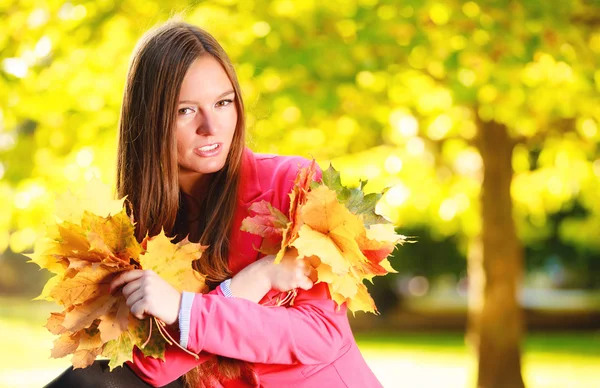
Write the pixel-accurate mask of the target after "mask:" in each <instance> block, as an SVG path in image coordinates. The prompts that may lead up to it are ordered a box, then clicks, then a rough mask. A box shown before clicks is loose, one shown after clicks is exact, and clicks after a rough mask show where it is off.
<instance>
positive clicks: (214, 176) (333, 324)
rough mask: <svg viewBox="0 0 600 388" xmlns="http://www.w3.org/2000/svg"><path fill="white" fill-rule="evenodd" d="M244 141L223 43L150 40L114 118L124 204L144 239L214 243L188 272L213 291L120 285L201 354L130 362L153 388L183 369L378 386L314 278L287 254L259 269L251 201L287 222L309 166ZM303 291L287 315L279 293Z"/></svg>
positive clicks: (164, 33)
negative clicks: (248, 227) (249, 229)
mask: <svg viewBox="0 0 600 388" xmlns="http://www.w3.org/2000/svg"><path fill="white" fill-rule="evenodd" d="M244 132H245V126H244V105H243V102H242V98H241V92H240V88H239V84H238V81H237V78H236V75H235V72H234V69H233V66H232V64H231V62H230V60H229V58H228V57H227V55H226V53H225V52H224V51H223V49H222V48H221V46H220V45H219V44H218V42H217V41H216V40H215V39H214V38H213V37H212V36H211V35H209V34H208V33H206V32H205V31H203V30H201V29H199V28H197V27H195V26H192V25H189V24H186V23H182V22H173V21H171V22H167V23H166V24H164V25H163V26H161V27H159V28H158V29H155V30H153V31H150V32H149V33H147V34H146V35H145V37H144V38H143V39H142V40H141V41H140V43H139V44H138V47H137V48H136V51H135V53H134V56H133V59H132V62H131V66H130V69H129V75H128V80H127V86H126V90H125V95H124V101H123V107H122V112H121V122H120V138H119V151H118V158H119V161H118V177H117V187H118V192H119V196H125V195H127V196H128V199H129V200H130V201H131V203H132V205H133V210H134V213H135V214H136V215H137V225H136V234H137V237H138V239H141V238H143V236H145V235H146V233H149V234H150V235H154V234H157V233H158V232H160V229H161V227H164V228H165V230H170V231H172V235H177V236H178V237H179V238H182V237H184V236H185V235H188V234H189V235H190V239H191V240H192V241H200V242H201V243H202V244H204V245H208V246H209V248H208V249H207V251H206V252H205V254H204V255H203V256H202V258H201V259H200V260H199V261H198V262H197V263H196V264H197V270H198V271H200V272H201V273H203V274H206V275H207V281H208V283H209V285H210V286H212V287H215V288H214V290H213V291H212V292H211V293H209V294H205V295H203V294H193V293H186V292H184V293H183V295H180V294H179V293H178V292H177V291H176V290H175V289H173V288H172V287H171V286H170V285H169V284H168V283H166V282H165V281H164V280H162V279H161V278H160V277H159V276H158V275H156V274H154V273H152V272H149V271H130V272H127V273H124V274H122V275H121V276H119V277H118V278H117V279H115V281H114V282H113V284H112V288H113V290H116V289H118V288H120V287H122V293H123V295H124V296H125V297H126V298H127V304H128V305H129V306H130V309H131V312H132V314H134V315H135V316H137V317H138V318H143V317H145V316H155V317H157V318H159V319H161V320H163V321H164V322H165V323H167V324H169V325H171V326H172V327H173V328H177V327H178V328H179V335H180V345H181V346H183V347H185V348H187V349H188V350H189V351H191V352H193V353H195V354H198V355H199V357H197V358H196V357H193V356H192V355H189V354H187V353H186V352H184V351H183V350H181V349H179V348H177V347H175V346H168V347H167V350H166V354H165V360H164V361H162V360H156V359H153V358H144V357H143V356H142V354H141V352H140V351H139V350H137V349H136V351H135V352H134V361H133V362H132V363H129V367H130V368H131V369H132V370H133V371H134V372H135V373H136V374H137V375H138V376H139V377H140V378H141V379H143V380H144V381H146V382H147V383H149V384H151V385H153V386H162V385H165V384H168V383H170V382H172V381H174V380H177V379H178V378H179V377H180V376H182V375H184V374H186V381H187V382H188V385H192V386H194V385H195V386H217V387H219V386H220V387H251V386H264V387H378V386H381V384H380V383H379V382H378V381H377V379H376V378H375V376H374V375H373V373H372V372H371V371H370V369H369V368H368V366H367V365H366V363H365V361H364V359H363V358H362V356H361V354H360V352H359V350H358V348H357V346H356V343H355V341H354V338H353V335H352V332H351V330H350V326H349V323H348V319H347V316H346V307H345V306H342V307H341V308H338V307H337V306H336V304H335V303H334V302H333V301H332V300H331V299H330V297H329V293H328V288H327V285H326V284H324V283H319V284H316V285H314V286H313V284H312V281H313V280H315V273H314V269H313V268H312V267H310V265H307V264H304V262H303V261H297V260H295V259H294V257H293V253H288V255H287V256H288V258H287V260H286V264H284V266H279V265H273V264H271V262H272V257H267V258H263V259H260V260H258V258H259V253H258V252H257V251H256V249H255V248H256V247H259V246H260V244H261V238H260V237H258V236H254V235H251V234H248V233H246V232H242V231H240V226H241V222H242V220H243V219H244V218H245V217H247V216H248V207H249V206H250V204H252V203H253V202H257V201H261V200H267V201H269V202H270V203H271V204H273V205H274V206H275V207H277V208H279V209H280V210H281V211H283V212H284V213H287V211H288V208H289V193H290V192H291V190H292V186H293V183H294V179H295V177H296V175H297V172H298V170H299V168H300V167H302V166H303V165H306V164H307V162H308V161H307V160H305V159H302V158H298V157H282V156H274V155H260V154H254V153H253V152H252V151H250V150H249V149H248V148H245V147H244ZM232 275H233V278H232V279H231V280H228V279H229V278H231V277H232ZM298 287H299V288H302V290H299V292H298V294H297V296H296V298H295V301H294V303H293V306H277V305H276V303H275V302H276V300H275V299H274V297H275V296H276V295H277V294H279V292H280V291H284V290H287V289H290V288H298ZM232 296H233V297H232ZM236 296H238V297H236ZM258 301H260V302H261V304H258V303H256V302H258ZM174 330H176V329H174ZM215 356H219V358H218V360H219V362H218V363H215V362H214V361H215ZM234 360H239V361H237V362H236V361H234ZM207 361H210V362H212V364H210V367H207V365H208V364H206V362H207ZM236 368H237V369H236Z"/></svg>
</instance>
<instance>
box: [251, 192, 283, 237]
mask: <svg viewBox="0 0 600 388" xmlns="http://www.w3.org/2000/svg"><path fill="white" fill-rule="evenodd" d="M248 212H249V213H250V214H251V216H250V217H247V218H245V219H244V220H243V221H242V227H241V230H243V231H244V232H248V233H252V234H256V235H259V236H261V237H263V238H279V239H281V236H282V234H283V229H285V228H286V227H287V224H288V222H289V220H288V218H287V217H286V216H285V215H284V214H283V213H282V212H281V211H279V209H277V208H275V207H273V206H272V205H271V204H270V203H269V202H267V201H260V202H255V203H253V204H252V205H250V207H249V208H248Z"/></svg>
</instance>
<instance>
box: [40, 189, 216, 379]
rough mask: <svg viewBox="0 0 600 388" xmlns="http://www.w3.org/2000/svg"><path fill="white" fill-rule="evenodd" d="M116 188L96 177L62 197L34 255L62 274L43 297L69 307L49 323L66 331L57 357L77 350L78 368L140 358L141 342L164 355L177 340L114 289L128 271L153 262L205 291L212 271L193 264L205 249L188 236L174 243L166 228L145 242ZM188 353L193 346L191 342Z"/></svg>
mask: <svg viewBox="0 0 600 388" xmlns="http://www.w3.org/2000/svg"><path fill="white" fill-rule="evenodd" d="M108 198H110V190H109V189H108V187H106V186H103V185H102V184H101V183H100V182H92V183H90V185H89V186H88V187H87V193H86V194H85V195H84V196H83V198H79V197H76V196H74V195H72V194H67V195H65V196H63V197H62V198H60V199H59V200H58V201H57V218H59V219H58V220H57V222H56V224H52V225H50V226H48V229H47V232H46V236H45V238H43V239H41V240H39V241H38V242H37V243H36V247H35V250H34V253H33V254H32V255H29V257H30V258H31V261H32V262H34V263H36V264H38V265H39V266H40V267H41V268H45V269H47V270H49V271H50V272H52V273H53V274H54V277H52V278H51V279H50V280H49V281H48V282H47V283H46V285H45V287H44V289H43V291H42V294H41V295H40V296H39V297H38V298H36V299H44V300H49V301H54V302H56V303H57V304H59V305H60V306H62V307H63V308H64V310H63V311H62V312H59V313H51V315H50V318H49V319H48V323H47V324H46V327H47V328H48V330H49V331H50V332H51V333H52V334H55V335H58V336H59V337H58V338H57V339H56V340H55V341H54V347H53V349H52V353H51V355H52V357H54V358H61V357H65V356H67V355H69V354H72V355H73V357H72V359H71V361H72V364H73V367H74V368H85V367H87V366H89V365H91V364H92V363H93V362H94V360H95V359H96V357H98V356H104V357H107V358H109V359H110V361H109V367H110V369H111V370H112V369H113V368H115V367H117V366H120V365H122V364H123V363H124V362H125V361H131V360H132V353H133V346H134V345H136V346H137V347H138V348H140V349H141V351H142V352H143V354H144V355H145V356H152V357H155V358H160V359H164V351H165V344H166V343H174V344H175V345H178V344H177V341H174V340H173V339H172V338H171V336H170V334H169V333H168V332H167V330H166V328H165V324H164V322H162V321H160V320H159V319H156V318H151V317H150V318H146V319H144V320H139V319H137V318H135V317H134V316H133V315H132V314H131V313H130V312H129V308H128V306H127V304H126V302H125V298H124V297H123V296H122V294H121V293H120V292H119V293H110V292H109V288H110V283H111V281H112V280H113V279H114V278H115V277H116V276H117V275H118V274H120V273H121V272H124V271H129V270H132V269H151V270H153V271H154V272H156V273H157V274H159V275H160V276H161V277H162V278H163V279H165V280H166V281H167V282H169V283H170V284H171V285H172V286H173V287H175V288H176V289H178V290H179V291H183V290H185V291H192V292H202V291H204V290H205V284H204V278H203V277H202V276H201V275H200V274H199V273H198V272H196V271H194V270H193V268H192V261H193V260H196V259H198V258H199V257H200V256H201V254H202V252H203V250H204V249H205V248H206V247H203V246H201V245H199V244H194V243H190V242H189V241H187V239H185V240H183V241H181V242H179V243H177V244H173V243H172V242H171V239H169V238H168V237H167V236H165V234H164V232H161V233H160V234H159V235H157V236H154V237H152V238H148V237H146V239H145V240H144V241H142V243H141V244H140V243H138V241H137V240H136V238H135V236H134V223H133V220H132V219H130V217H129V216H128V215H127V212H126V210H125V208H124V206H123V204H124V199H121V200H109V199H108ZM183 350H184V351H186V352H187V350H185V349H183Z"/></svg>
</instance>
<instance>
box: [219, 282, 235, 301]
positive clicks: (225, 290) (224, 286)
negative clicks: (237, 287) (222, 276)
mask: <svg viewBox="0 0 600 388" xmlns="http://www.w3.org/2000/svg"><path fill="white" fill-rule="evenodd" d="M230 285H231V279H226V280H224V281H223V282H221V284H219V287H221V292H222V293H223V295H225V296H226V297H227V298H233V294H232V293H231V289H230V288H229V286H230Z"/></svg>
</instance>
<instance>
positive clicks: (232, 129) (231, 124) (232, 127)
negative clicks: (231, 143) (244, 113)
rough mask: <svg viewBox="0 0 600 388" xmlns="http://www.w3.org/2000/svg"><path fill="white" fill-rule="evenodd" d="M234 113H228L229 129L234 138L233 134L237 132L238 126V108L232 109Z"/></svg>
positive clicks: (231, 136) (230, 136)
mask: <svg viewBox="0 0 600 388" xmlns="http://www.w3.org/2000/svg"><path fill="white" fill-rule="evenodd" d="M232 111H233V112H232V113H231V114H229V115H227V128H228V129H229V138H230V139H231V138H233V134H234V133H235V127H236V126H237V118H238V115H237V110H236V109H235V108H233V109H232Z"/></svg>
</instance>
